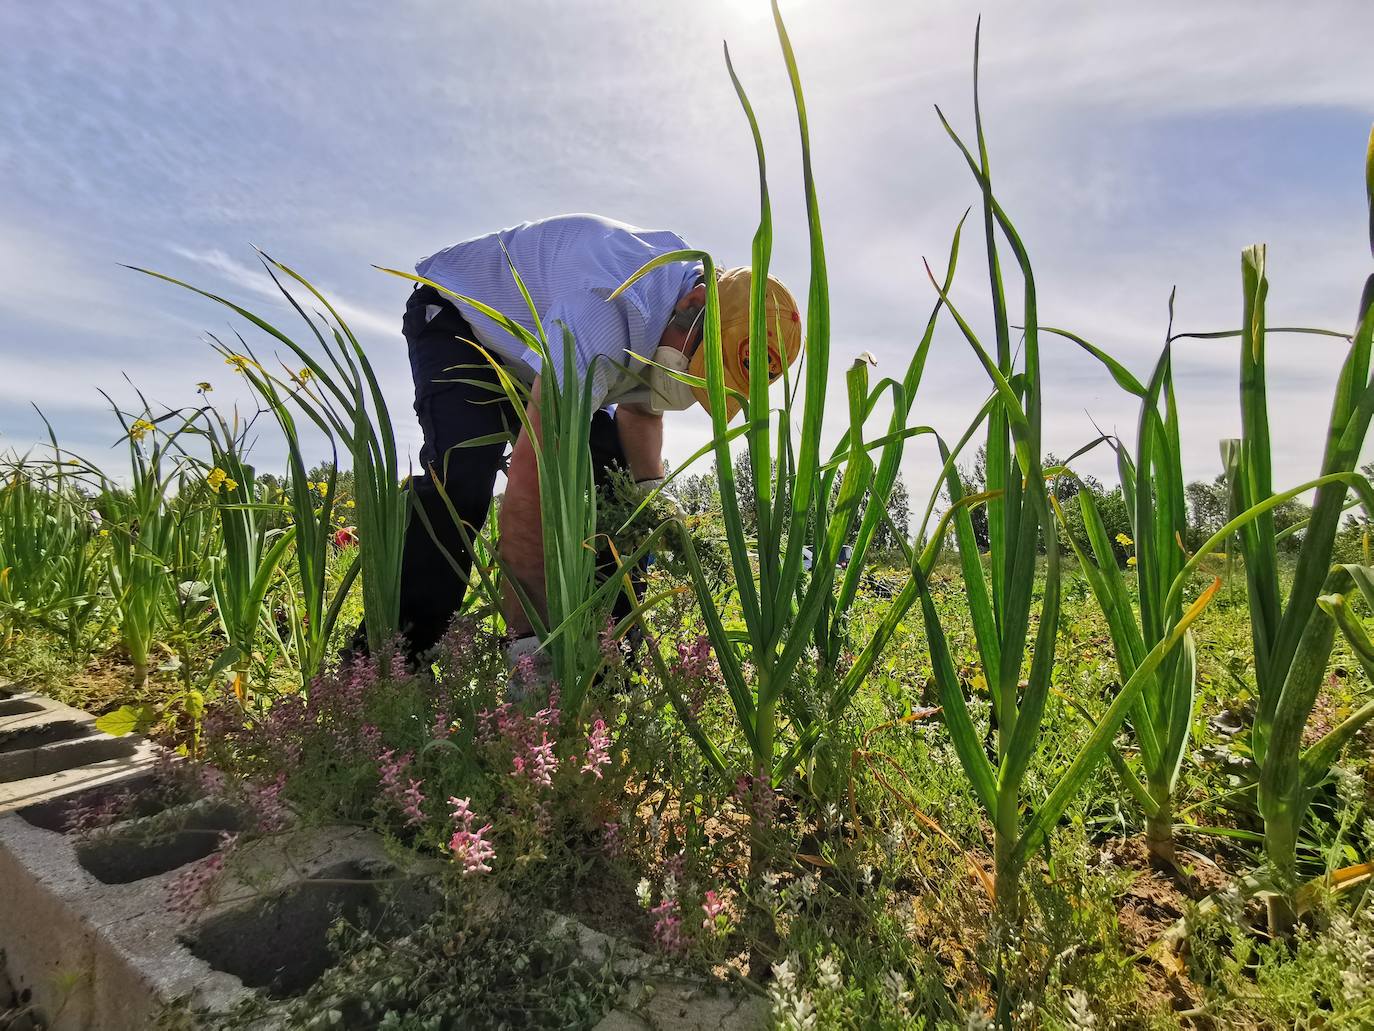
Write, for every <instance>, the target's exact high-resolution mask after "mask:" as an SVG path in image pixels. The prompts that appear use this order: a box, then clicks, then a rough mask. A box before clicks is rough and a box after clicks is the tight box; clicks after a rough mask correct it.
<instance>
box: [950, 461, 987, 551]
mask: <svg viewBox="0 0 1374 1031" xmlns="http://www.w3.org/2000/svg"><path fill="white" fill-rule="evenodd" d="M958 472H959V481H960V483H962V484H963V488H964V493H965V494H979V493H981V492H983V491H985V490H987V485H988V449H987V447H986V446H984V445H981V444H980V445H979V446H978V451H977V453H976V454H975V455H974V456H973V466H972V467H971V468H970V467H962V466H961V467H960V468H959V470H958ZM944 499H945V502H946V503H949V501H950V496H949V491H948V490H946V491H945V492H944ZM969 517H970V518H971V519H972V520H973V540H974V542H975V543H976V544H977V545H978V550H979V551H987V550H988V548H989V547H991V546H992V538H991V537H989V536H988V507H987V505H977V506H975V507H974V508H973V509H971V510H970V512H969Z"/></svg>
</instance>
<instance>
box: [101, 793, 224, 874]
mask: <svg viewBox="0 0 1374 1031" xmlns="http://www.w3.org/2000/svg"><path fill="white" fill-rule="evenodd" d="M244 826H245V820H244V818H243V814H242V813H240V812H239V811H238V810H237V809H235V808H234V807H233V806H231V805H229V804H228V803H225V802H210V803H201V804H195V805H188V806H180V807H178V808H176V809H169V810H167V811H165V812H162V813H159V814H158V815H156V816H150V817H146V818H144V819H141V820H135V821H133V822H128V823H122V824H115V825H114V826H113V827H111V828H110V829H108V830H106V831H104V832H101V833H98V834H96V835H94V836H92V837H90V838H88V839H87V840H85V841H83V842H81V843H80V844H78V845H77V846H76V860H77V862H78V863H80V864H81V865H82V867H84V868H85V869H86V870H87V872H89V873H90V874H92V875H93V876H94V877H95V878H96V879H97V880H99V881H103V882H104V883H105V884H128V883H129V882H131V881H141V880H143V878H145V877H154V876H156V875H157V874H160V873H166V872H167V871H168V870H175V869H176V868H177V867H179V866H185V865H186V864H187V863H193V862H195V861H196V860H197V859H204V858H205V857H206V856H208V855H209V854H210V853H211V852H213V851H214V850H215V849H216V848H218V847H219V838H220V834H222V833H225V832H231V833H232V832H234V831H241V830H243V828H244Z"/></svg>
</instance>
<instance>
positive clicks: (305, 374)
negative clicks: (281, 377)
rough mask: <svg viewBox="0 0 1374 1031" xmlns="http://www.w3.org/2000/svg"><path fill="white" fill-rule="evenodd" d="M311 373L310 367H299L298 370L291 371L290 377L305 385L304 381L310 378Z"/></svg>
mask: <svg viewBox="0 0 1374 1031" xmlns="http://www.w3.org/2000/svg"><path fill="white" fill-rule="evenodd" d="M311 375H312V373H311V372H310V369H309V368H304V369H301V371H300V372H293V373H291V378H292V379H293V380H295V381H296V382H297V383H298V384H300V385H301V386H305V384H306V381H308V380H309V379H310V377H311Z"/></svg>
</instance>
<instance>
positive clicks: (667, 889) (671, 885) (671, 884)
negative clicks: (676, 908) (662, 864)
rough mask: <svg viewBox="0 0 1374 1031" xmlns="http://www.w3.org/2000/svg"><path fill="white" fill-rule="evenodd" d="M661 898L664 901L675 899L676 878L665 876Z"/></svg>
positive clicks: (669, 875) (670, 875)
mask: <svg viewBox="0 0 1374 1031" xmlns="http://www.w3.org/2000/svg"><path fill="white" fill-rule="evenodd" d="M663 897H664V898H665V899H675V898H677V878H676V877H674V876H673V875H672V874H665V875H664V877H663Z"/></svg>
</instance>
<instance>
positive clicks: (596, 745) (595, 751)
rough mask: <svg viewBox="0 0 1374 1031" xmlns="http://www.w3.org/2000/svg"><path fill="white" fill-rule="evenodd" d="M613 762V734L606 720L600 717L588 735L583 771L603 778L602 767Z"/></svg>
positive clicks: (597, 777)
mask: <svg viewBox="0 0 1374 1031" xmlns="http://www.w3.org/2000/svg"><path fill="white" fill-rule="evenodd" d="M610 762H611V734H610V731H608V730H607V729H606V721H605V720H602V719H598V720H597V721H596V722H595V723H593V724H592V730H591V733H590V734H588V735H587V761H586V762H585V763H583V764H582V772H583V773H590V774H592V775H593V776H595V777H596V779H597V780H600V779H601V768H602V767H603V766H609V765H610Z"/></svg>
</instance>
